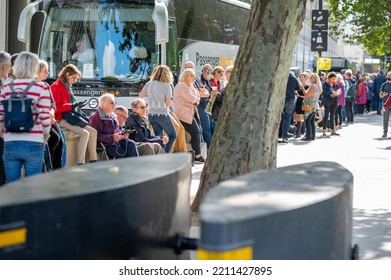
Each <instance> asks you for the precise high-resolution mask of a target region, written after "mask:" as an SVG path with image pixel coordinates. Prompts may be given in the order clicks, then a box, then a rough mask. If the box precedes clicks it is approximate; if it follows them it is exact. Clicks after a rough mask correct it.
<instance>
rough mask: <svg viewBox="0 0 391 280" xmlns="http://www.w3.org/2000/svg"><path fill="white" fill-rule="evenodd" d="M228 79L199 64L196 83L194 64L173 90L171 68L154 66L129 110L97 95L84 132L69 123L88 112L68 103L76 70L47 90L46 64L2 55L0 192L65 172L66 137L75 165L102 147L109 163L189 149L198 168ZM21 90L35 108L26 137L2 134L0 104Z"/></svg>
mask: <svg viewBox="0 0 391 280" xmlns="http://www.w3.org/2000/svg"><path fill="white" fill-rule="evenodd" d="M232 71H233V66H229V67H228V68H227V70H226V71H225V70H224V68H223V67H221V66H216V67H214V68H212V66H211V65H209V64H205V65H204V66H203V68H202V71H201V75H200V76H199V77H196V72H195V67H194V64H193V63H192V62H191V61H188V62H186V63H185V69H184V71H183V72H182V73H181V75H180V78H179V81H178V83H177V84H176V85H174V83H173V75H172V72H171V70H170V68H169V67H168V66H166V65H159V66H157V67H156V68H155V69H154V70H153V72H152V74H151V78H150V81H149V82H147V83H146V84H145V86H144V87H143V88H142V90H141V92H140V93H139V98H136V99H134V100H133V102H132V103H131V104H129V105H130V106H129V107H130V110H128V109H127V108H126V107H124V106H117V104H116V101H115V98H114V95H112V94H103V95H101V96H100V98H99V106H98V108H97V110H96V111H95V112H94V113H93V114H92V115H91V116H90V117H89V118H87V120H85V122H86V123H84V124H83V122H74V121H73V119H72V118H73V117H74V116H75V115H76V116H78V117H82V116H83V112H82V108H83V107H84V106H85V105H86V102H85V101H81V102H78V101H77V100H76V97H75V95H74V91H73V85H74V84H75V83H76V82H78V81H79V80H80V78H81V77H82V73H81V71H80V70H79V68H78V67H77V66H75V64H71V63H70V64H68V65H65V66H64V67H63V69H62V70H61V71H60V72H59V75H58V79H57V80H56V81H54V82H53V83H52V84H51V85H49V84H47V83H46V82H45V80H46V79H47V78H48V73H49V66H48V63H47V62H46V61H43V60H40V59H39V58H38V56H37V55H36V54H33V53H31V52H21V53H19V54H15V55H13V56H11V55H10V54H8V53H6V52H3V51H0V81H1V94H0V134H1V135H0V136H1V137H0V186H1V185H4V184H5V183H10V182H13V181H15V180H18V179H20V178H21V177H22V176H23V175H24V176H25V177H28V176H32V175H35V174H40V173H42V172H50V171H52V170H55V169H60V168H63V167H64V166H65V164H66V138H65V135H66V134H64V131H70V132H73V133H74V134H76V135H77V136H78V138H79V140H78V144H77V155H75V157H76V159H77V164H78V165H84V164H86V163H93V162H96V161H97V160H98V157H97V147H101V146H103V147H104V149H105V152H106V154H107V155H108V157H109V158H112V159H115V158H121V157H138V156H144V155H155V154H163V153H172V152H187V151H188V149H189V148H188V145H187V142H190V146H191V149H190V150H192V151H191V152H192V154H193V160H194V161H195V162H196V163H203V162H205V158H204V157H203V155H202V148H201V146H202V144H203V143H205V145H206V146H207V147H209V146H210V143H211V141H212V137H213V132H214V128H215V125H216V122H217V120H218V116H219V112H220V109H221V105H222V101H223V98H224V95H225V87H226V85H227V83H228V81H229V78H230V76H231V73H232ZM15 88H17V90H15ZM25 89H26V90H25ZM23 90H25V91H26V92H27V97H31V98H33V100H34V101H33V105H32V106H31V107H32V109H33V112H32V119H33V121H34V127H33V128H32V129H31V130H29V131H27V132H11V131H7V127H6V126H5V123H6V122H7V121H9V120H7V119H6V118H5V113H4V107H3V103H2V102H3V101H5V100H9V99H10V98H11V93H12V92H14V91H15V92H18V94H17V95H18V96H20V93H21V92H22V91H23ZM145 98H147V99H145ZM211 100H213V102H212V103H211ZM211 104H212V105H211ZM72 116H73V117H72ZM150 128H153V132H151V130H150ZM186 133H187V135H188V136H187V137H186ZM189 137H190V139H188V140H187V141H186V138H189Z"/></svg>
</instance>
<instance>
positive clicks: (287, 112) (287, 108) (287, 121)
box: [281, 100, 295, 139]
mask: <svg viewBox="0 0 391 280" xmlns="http://www.w3.org/2000/svg"><path fill="white" fill-rule="evenodd" d="M294 109H295V101H294V100H292V101H287V102H285V105H284V110H283V112H282V120H281V127H282V138H283V139H288V131H289V127H290V126H291V120H292V116H293V110H294Z"/></svg>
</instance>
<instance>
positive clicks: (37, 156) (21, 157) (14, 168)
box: [3, 141, 44, 183]
mask: <svg viewBox="0 0 391 280" xmlns="http://www.w3.org/2000/svg"><path fill="white" fill-rule="evenodd" d="M43 155H44V145H43V143H39V142H31V141H10V142H5V146H4V155H3V158H4V163H5V174H6V177H7V183H10V182H13V181H16V180H19V179H20V176H21V172H22V166H24V172H25V176H26V177H28V176H32V175H35V174H40V173H41V171H42V164H43Z"/></svg>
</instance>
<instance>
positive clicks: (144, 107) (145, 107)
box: [138, 105, 148, 110]
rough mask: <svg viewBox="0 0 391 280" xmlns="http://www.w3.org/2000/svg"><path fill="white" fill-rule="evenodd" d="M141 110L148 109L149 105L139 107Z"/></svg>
mask: <svg viewBox="0 0 391 280" xmlns="http://www.w3.org/2000/svg"><path fill="white" fill-rule="evenodd" d="M138 108H139V109H143V110H144V109H147V108H148V105H145V106H141V107H138Z"/></svg>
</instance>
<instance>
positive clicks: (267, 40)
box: [192, 0, 307, 212]
mask: <svg viewBox="0 0 391 280" xmlns="http://www.w3.org/2000/svg"><path fill="white" fill-rule="evenodd" d="M306 2H307V1H306V0H257V1H253V2H252V6H251V11H250V16H249V20H248V23H247V27H246V31H245V33H244V37H243V38H242V41H241V44H240V47H239V51H238V56H237V59H236V61H235V70H234V72H233V74H232V77H231V79H230V83H229V84H228V87H227V93H226V96H225V99H224V102H223V106H222V109H221V113H220V117H219V120H218V124H217V128H216V131H215V134H214V137H213V140H212V144H211V147H210V150H209V151H208V158H207V160H206V163H205V166H204V168H203V171H202V174H201V180H200V187H199V189H198V192H197V195H196V197H195V199H194V201H193V204H192V210H193V211H195V212H198V210H199V206H200V203H201V202H202V200H203V198H204V196H205V194H206V193H207V192H208V191H209V189H210V188H212V187H213V186H215V185H216V184H217V183H219V182H221V181H224V180H227V179H229V178H232V177H235V176H238V175H241V174H245V173H248V172H252V171H255V170H259V169H265V168H272V167H275V166H276V154H277V138H278V128H279V123H280V120H281V113H282V110H283V105H284V100H285V90H286V85H287V80H288V74H289V68H290V66H291V61H292V53H293V50H294V48H295V46H296V42H297V37H298V34H299V32H300V30H301V28H302V23H303V20H304V15H305V9H306Z"/></svg>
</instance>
